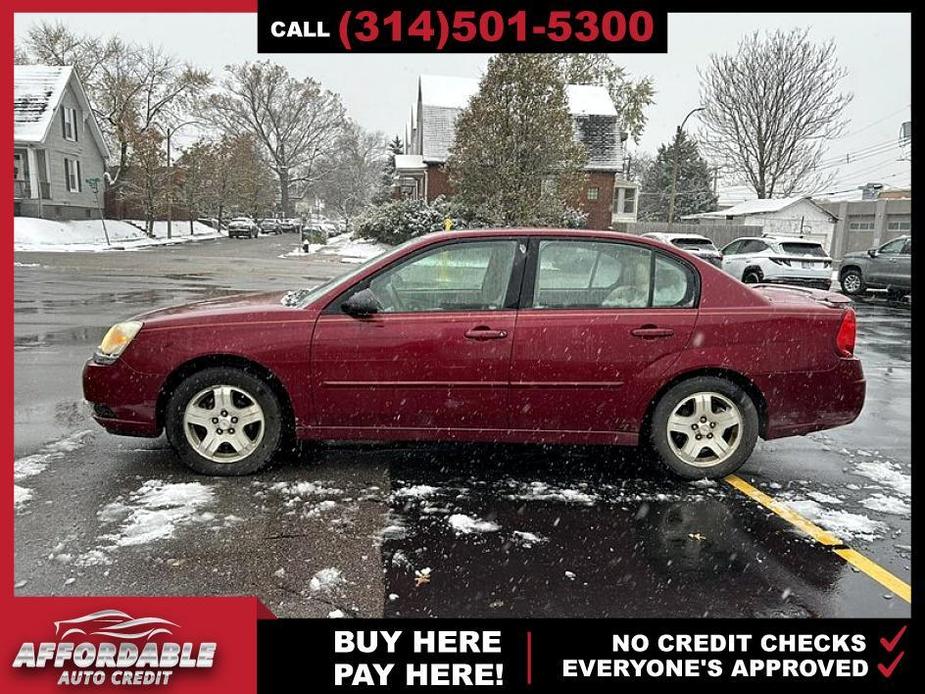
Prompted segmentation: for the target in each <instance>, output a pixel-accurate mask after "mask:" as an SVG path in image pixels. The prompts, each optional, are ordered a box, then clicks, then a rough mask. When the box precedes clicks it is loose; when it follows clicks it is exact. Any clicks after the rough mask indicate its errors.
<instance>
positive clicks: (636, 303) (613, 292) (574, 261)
mask: <svg viewBox="0 0 925 694" xmlns="http://www.w3.org/2000/svg"><path fill="white" fill-rule="evenodd" d="M653 279H654V281H653ZM695 300H696V281H695V280H694V276H693V272H692V271H690V270H689V269H687V268H686V267H685V266H682V265H680V264H679V263H677V262H676V261H674V260H671V259H669V258H667V257H662V256H656V262H655V263H654V277H653V252H652V251H651V250H649V249H647V248H642V247H639V246H634V245H631V244H625V243H612V242H607V241H572V240H555V241H541V242H540V245H539V256H538V258H537V268H536V280H535V282H534V287H533V308H538V309H556V308H571V309H577V308H647V307H650V306H658V307H666V306H682V307H683V306H693V305H694V301H695Z"/></svg>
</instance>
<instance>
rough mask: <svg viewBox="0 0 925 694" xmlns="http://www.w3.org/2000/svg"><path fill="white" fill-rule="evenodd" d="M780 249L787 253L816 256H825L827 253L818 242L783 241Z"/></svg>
mask: <svg viewBox="0 0 925 694" xmlns="http://www.w3.org/2000/svg"><path fill="white" fill-rule="evenodd" d="M780 249H781V250H782V251H783V252H784V253H786V254H787V255H809V256H812V257H814V258H825V257H827V255H828V254H827V253H826V252H825V249H824V248H823V247H822V246H820V245H819V244H818V243H789V242H788V243H782V244H781V245H780Z"/></svg>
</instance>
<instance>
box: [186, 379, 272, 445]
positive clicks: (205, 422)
mask: <svg viewBox="0 0 925 694" xmlns="http://www.w3.org/2000/svg"><path fill="white" fill-rule="evenodd" d="M265 429H266V427H265V418H264V413H263V408H262V407H260V404H259V403H258V402H257V400H256V398H254V396H252V395H251V394H250V393H248V392H247V391H245V390H244V389H242V388H239V387H237V386H229V385H217V386H210V387H209V388H206V389H205V390H201V391H199V392H198V393H197V394H196V395H194V396H193V397H192V398H190V401H189V403H188V404H187V405H186V409H185V410H184V412H183V432H184V434H186V440H187V441H188V442H189V444H190V446H192V448H193V450H195V451H196V452H197V453H198V454H199V455H201V456H202V457H203V458H205V459H206V460H209V461H211V462H213V463H236V462H238V461H239V460H243V459H244V458H246V457H247V456H249V455H250V454H251V453H253V452H254V450H255V449H256V448H257V447H258V446H259V445H260V442H261V441H262V440H263V435H264V431H265Z"/></svg>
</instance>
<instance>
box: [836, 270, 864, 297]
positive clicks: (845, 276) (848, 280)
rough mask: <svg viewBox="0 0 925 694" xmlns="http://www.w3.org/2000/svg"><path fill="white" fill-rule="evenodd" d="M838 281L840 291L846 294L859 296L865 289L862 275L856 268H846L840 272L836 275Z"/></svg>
mask: <svg viewBox="0 0 925 694" xmlns="http://www.w3.org/2000/svg"><path fill="white" fill-rule="evenodd" d="M838 283H839V284H840V285H841V290H842V293H843V294H847V295H848V296H860V295H861V294H864V293H865V292H866V291H867V283H866V282H864V275H862V274H861V271H860V270H858V269H857V268H848V269H847V270H845V271H844V272H842V273H841V274H840V275H839V276H838Z"/></svg>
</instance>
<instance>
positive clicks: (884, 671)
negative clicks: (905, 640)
mask: <svg viewBox="0 0 925 694" xmlns="http://www.w3.org/2000/svg"><path fill="white" fill-rule="evenodd" d="M904 655H906V652H905V651H900V652H899V655H898V656H896V660H894V661H893V662H892V663H890V666H889V667H887V666H886V665H884V664H883V663H877V669H878V670H880V674H881V675H883V676H884V677H886V678H887V679H889V678H890V677H892V676H893V670H895V669H896V666H897V665H899V661H900V660H902V659H903V656H904Z"/></svg>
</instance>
